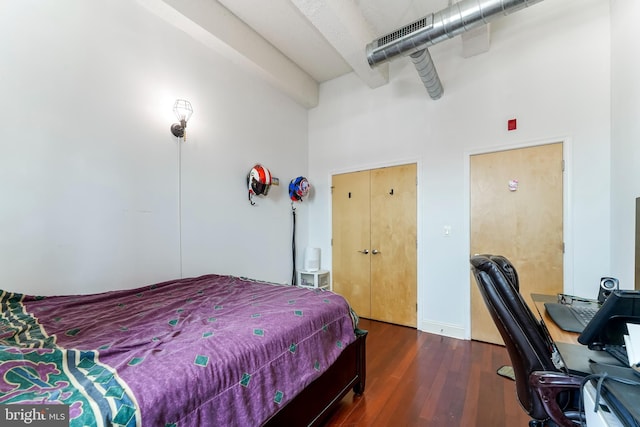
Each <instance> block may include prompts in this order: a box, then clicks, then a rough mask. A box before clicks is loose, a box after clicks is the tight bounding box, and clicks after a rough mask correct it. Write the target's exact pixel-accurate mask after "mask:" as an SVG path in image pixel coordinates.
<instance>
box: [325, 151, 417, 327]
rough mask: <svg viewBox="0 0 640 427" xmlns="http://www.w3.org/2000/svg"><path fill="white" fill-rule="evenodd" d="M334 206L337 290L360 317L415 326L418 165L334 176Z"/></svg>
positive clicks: (334, 255) (333, 240) (334, 274)
mask: <svg viewBox="0 0 640 427" xmlns="http://www.w3.org/2000/svg"><path fill="white" fill-rule="evenodd" d="M332 206H333V207H332V227H333V236H332V237H333V239H332V242H333V243H332V244H333V256H332V258H333V267H332V269H333V272H332V274H333V290H334V291H335V292H337V293H340V294H342V295H343V296H344V297H345V298H346V299H347V300H348V301H349V303H350V304H351V305H352V307H353V308H354V310H355V311H356V313H357V314H358V315H359V316H361V317H365V318H369V319H375V320H381V321H385V322H390V323H397V324H400V325H405V326H411V327H416V326H417V316H416V306H417V273H416V271H417V260H416V252H417V248H416V246H417V245H416V222H417V212H416V209H417V202H416V165H415V164H410V165H402V166H395V167H389V168H381V169H374V170H371V171H369V170H367V171H361V172H353V173H347V174H338V175H334V176H333V180H332ZM374 252H375V253H374Z"/></svg>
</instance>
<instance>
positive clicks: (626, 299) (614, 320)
mask: <svg viewBox="0 0 640 427" xmlns="http://www.w3.org/2000/svg"><path fill="white" fill-rule="evenodd" d="M627 323H640V291H630V290H616V291H613V292H612V293H611V294H610V295H609V296H608V297H607V299H606V300H605V302H604V303H603V304H602V307H600V309H599V310H598V311H597V312H596V314H595V316H594V317H593V319H591V321H590V322H589V323H588V324H587V326H585V328H584V330H583V331H582V333H581V334H580V336H579V337H578V342H579V343H580V344H584V345H587V346H589V348H590V349H591V350H602V349H604V347H605V346H606V345H623V344H624V335H625V334H626V333H627Z"/></svg>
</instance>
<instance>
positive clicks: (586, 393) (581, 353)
mask: <svg viewBox="0 0 640 427" xmlns="http://www.w3.org/2000/svg"><path fill="white" fill-rule="evenodd" d="M531 299H532V300H533V302H534V304H535V308H536V309H537V310H538V312H539V313H540V316H541V317H542V320H543V321H544V323H545V325H546V326H547V329H548V330H549V335H551V338H552V339H553V341H554V342H555V343H556V346H557V347H558V351H560V354H561V355H562V358H563V359H564V361H565V363H566V365H567V368H568V369H569V372H571V373H574V374H578V375H584V374H585V373H586V374H591V373H592V371H591V366H590V365H589V361H590V360H593V361H595V362H598V363H603V364H608V365H614V366H622V365H621V364H620V362H618V360H617V359H615V358H613V357H612V356H610V355H609V354H608V353H606V352H604V351H594V350H589V349H588V348H587V347H586V346H584V345H582V344H579V343H578V336H579V334H577V333H575V332H567V331H565V330H562V329H560V327H559V326H558V325H556V323H555V322H554V321H553V319H551V317H549V315H548V314H547V311H546V310H545V308H544V303H545V302H557V301H558V298H557V296H555V295H543V294H531ZM583 397H584V403H585V414H586V416H587V420H586V421H587V427H620V426H622V425H623V424H622V423H621V422H620V420H619V419H618V417H616V415H615V414H614V413H612V412H609V413H607V412H605V411H602V410H599V411H598V412H593V407H594V404H595V389H594V388H593V386H592V384H591V383H587V384H586V385H585V387H584V389H583ZM601 404H603V405H607V404H608V402H607V401H606V399H604V398H602V397H601Z"/></svg>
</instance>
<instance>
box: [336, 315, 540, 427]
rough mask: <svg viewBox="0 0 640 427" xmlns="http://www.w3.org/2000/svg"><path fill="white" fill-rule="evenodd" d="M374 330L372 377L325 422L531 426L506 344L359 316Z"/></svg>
mask: <svg viewBox="0 0 640 427" xmlns="http://www.w3.org/2000/svg"><path fill="white" fill-rule="evenodd" d="M360 328H361V329H366V330H368V331H369V335H368V337H367V380H366V381H367V382H366V388H365V392H364V394H363V395H362V396H355V395H354V394H353V393H352V392H351V393H349V394H348V395H347V396H346V397H345V398H344V399H343V400H342V401H341V403H340V406H339V407H338V409H337V410H336V412H334V413H333V415H332V416H331V417H330V418H329V420H328V421H327V423H326V426H327V427H329V426H330V427H336V426H385V427H386V426H438V427H441V426H442V427H456V426H460V427H469V426H478V427H485V426H487V427H489V426H490V427H514V426H523V427H526V426H527V425H528V422H529V418H528V416H527V415H526V414H525V412H524V411H523V410H522V408H521V407H520V405H519V403H518V401H517V398H516V391H515V382H513V381H511V380H509V379H506V378H503V377H501V376H499V375H498V374H497V373H496V371H497V370H498V368H500V367H501V366H503V365H509V364H510V362H509V357H508V355H507V351H506V349H505V348H504V347H502V346H498V345H492V344H487V343H482V342H477V341H465V340H458V339H454V338H447V337H442V336H439V335H434V334H429V333H426V332H420V331H418V330H416V329H412V328H407V327H403V326H396V325H391V324H387V323H382V322H376V321H371V320H367V319H360Z"/></svg>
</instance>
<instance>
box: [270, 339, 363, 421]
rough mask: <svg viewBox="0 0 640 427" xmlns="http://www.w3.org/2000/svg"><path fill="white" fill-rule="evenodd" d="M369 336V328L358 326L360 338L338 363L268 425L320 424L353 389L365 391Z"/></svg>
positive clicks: (345, 351) (340, 357) (356, 391)
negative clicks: (364, 328)
mask: <svg viewBox="0 0 640 427" xmlns="http://www.w3.org/2000/svg"><path fill="white" fill-rule="evenodd" d="M366 340H367V331H364V330H360V329H358V330H356V340H355V341H354V342H353V343H351V344H350V345H349V346H347V348H345V349H344V351H343V352H342V353H341V354H340V356H339V357H338V359H337V360H336V361H335V363H334V364H333V365H331V366H330V367H329V369H328V370H327V371H326V372H325V373H323V374H322V375H321V376H320V377H318V378H317V379H316V380H315V381H313V382H312V383H311V384H309V386H308V387H306V388H305V389H304V390H302V392H300V394H298V395H297V396H296V397H295V398H294V399H293V400H292V401H291V402H289V403H288V404H287V405H286V406H285V407H283V408H282V409H281V410H280V411H278V412H277V413H276V414H275V415H274V416H273V417H271V418H270V419H269V420H268V421H267V422H266V423H265V424H264V425H265V426H269V427H276V426H277V427H282V426H320V425H322V423H323V422H324V421H325V420H326V419H327V417H328V416H330V415H331V412H332V411H333V410H334V409H335V407H336V406H337V405H338V403H340V400H342V398H343V397H344V396H345V395H346V394H347V393H348V392H349V390H351V389H353V392H354V393H355V394H358V395H360V394H362V393H363V392H364V386H365V379H366V345H365V344H366Z"/></svg>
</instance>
